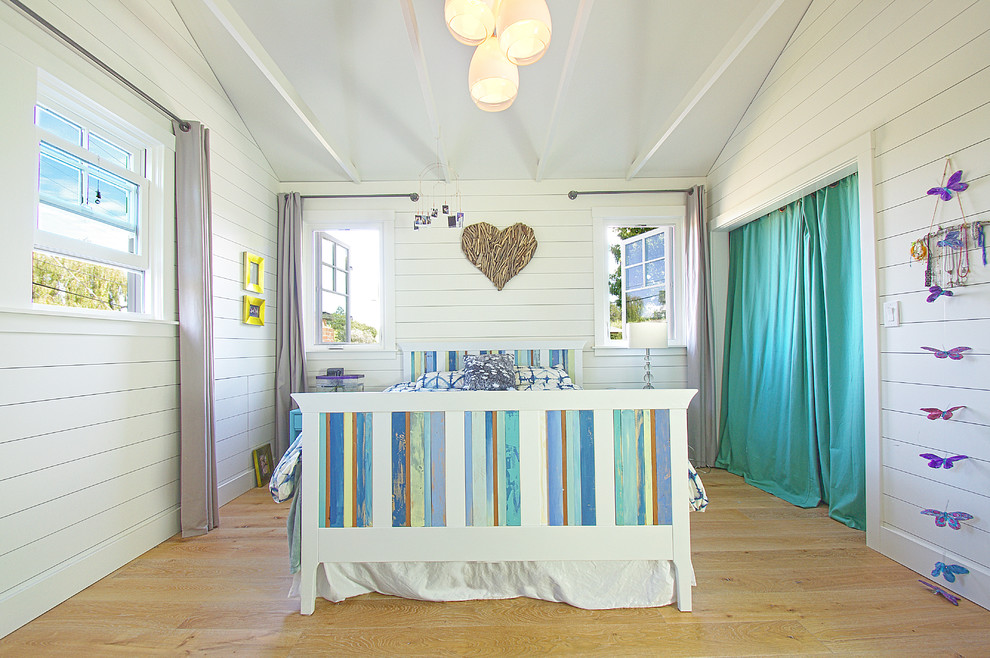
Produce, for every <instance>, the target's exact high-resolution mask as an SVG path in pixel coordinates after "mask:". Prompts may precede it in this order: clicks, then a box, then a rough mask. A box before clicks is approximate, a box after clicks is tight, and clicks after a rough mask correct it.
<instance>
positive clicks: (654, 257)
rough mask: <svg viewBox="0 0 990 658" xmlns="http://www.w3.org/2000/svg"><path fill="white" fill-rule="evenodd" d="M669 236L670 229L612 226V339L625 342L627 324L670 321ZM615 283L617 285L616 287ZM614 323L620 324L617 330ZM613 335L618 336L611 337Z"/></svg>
mask: <svg viewBox="0 0 990 658" xmlns="http://www.w3.org/2000/svg"><path fill="white" fill-rule="evenodd" d="M670 232H671V228H670V227H661V228H651V227H649V226H628V227H626V226H623V227H618V226H613V227H611V228H610V229H609V239H610V244H611V246H612V253H613V258H612V259H613V261H614V263H613V264H612V267H611V268H610V272H609V292H610V293H611V294H612V298H611V299H610V300H609V307H610V308H609V319H610V321H611V322H610V326H609V334H610V336H611V337H612V338H622V328H623V326H625V324H626V323H627V322H642V321H644V320H666V319H667V262H668V261H667V258H666V252H665V247H666V243H667V241H668V234H669V233H670ZM612 239H614V240H615V243H614V244H612V243H611V240H612ZM616 251H617V252H618V258H616V257H615V252H616ZM616 279H617V280H618V281H617V283H618V285H617V286H613V281H615V280H616ZM617 293H618V294H617ZM615 320H619V323H618V325H617V326H616V324H615V322H614V321H615ZM613 333H615V334H617V335H615V336H612V334H613Z"/></svg>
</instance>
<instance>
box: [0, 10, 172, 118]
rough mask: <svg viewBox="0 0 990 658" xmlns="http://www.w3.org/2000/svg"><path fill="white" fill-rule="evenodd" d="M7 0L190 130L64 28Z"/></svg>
mask: <svg viewBox="0 0 990 658" xmlns="http://www.w3.org/2000/svg"><path fill="white" fill-rule="evenodd" d="M7 1H8V2H9V3H10V4H12V5H14V6H15V7H17V8H18V9H20V10H21V11H22V12H24V13H25V14H27V15H28V16H30V17H31V18H32V19H34V20H35V21H36V22H37V23H38V24H40V25H41V26H42V27H44V28H45V29H46V30H48V31H49V32H51V33H52V34H54V35H55V36H57V37H58V38H59V39H61V40H62V41H64V42H65V43H66V44H68V45H69V46H71V47H72V48H73V49H75V50H76V52H78V53H79V54H80V55H82V56H83V57H85V58H86V59H88V60H89V61H91V62H92V63H93V64H96V66H98V67H99V68H101V69H103V70H104V71H105V72H106V73H108V74H109V75H110V76H111V77H112V78H114V79H115V80H117V82H119V83H120V84H122V85H124V86H125V87H127V88H128V89H130V90H131V91H133V92H134V93H135V94H137V95H138V96H140V97H141V98H142V99H143V100H144V101H145V102H146V103H148V104H150V105H153V106H154V107H155V109H157V110H158V111H159V112H161V113H162V114H164V115H165V116H167V117H168V118H170V119H172V120H173V121H175V122H176V123H177V124H179V128H180V129H181V130H182V131H183V132H188V131H189V122H188V121H185V120H183V119H180V118H179V117H177V116H176V115H175V114H174V113H173V112H171V111H169V109H168V108H166V107H165V106H164V105H162V104H161V103H159V102H158V101H156V100H155V99H154V98H152V97H151V96H149V95H148V94H146V93H144V91H142V90H141V89H139V88H138V87H137V86H136V85H134V84H133V83H132V82H131V81H130V80H128V79H127V78H125V77H124V76H122V75H121V74H119V73H117V72H116V71H115V70H113V69H112V68H110V66H109V65H107V64H106V63H104V62H103V60H101V59H100V58H99V57H97V56H96V55H94V54H93V53H91V52H89V51H88V50H86V49H85V48H83V47H82V46H81V45H79V43H77V42H76V41H74V40H73V39H72V38H71V37H70V36H69V35H67V34H66V33H65V32H63V31H62V30H60V29H58V28H57V27H55V26H54V25H52V24H51V23H49V22H48V21H46V20H45V19H44V18H42V17H41V16H39V15H38V14H37V13H36V12H35V11H34V10H33V9H31V8H30V7H27V6H25V5H24V3H22V2H21V1H20V0H7Z"/></svg>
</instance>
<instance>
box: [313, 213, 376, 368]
mask: <svg viewBox="0 0 990 658" xmlns="http://www.w3.org/2000/svg"><path fill="white" fill-rule="evenodd" d="M304 227H305V228H304V236H306V242H308V243H309V244H311V249H307V252H308V254H311V255H312V260H311V263H312V264H311V265H307V266H306V271H307V274H308V275H309V277H308V278H309V280H310V281H311V286H312V287H311V290H313V293H312V295H311V296H310V305H311V306H310V307H311V308H312V309H313V313H312V318H313V319H312V322H308V323H307V325H309V327H311V329H307V332H310V331H311V332H312V338H311V340H309V343H310V344H312V345H314V346H315V347H319V346H327V347H331V348H334V349H338V348H344V349H394V337H393V332H392V328H391V311H390V308H389V304H388V301H389V299H391V287H392V284H391V271H392V270H391V261H392V258H391V250H392V237H391V228H392V223H391V217H388V218H387V219H377V220H376V219H373V218H371V217H369V216H368V213H366V212H362V213H358V214H356V215H350V216H348V213H342V212H338V211H333V212H330V211H310V210H309V209H306V211H305V222H304Z"/></svg>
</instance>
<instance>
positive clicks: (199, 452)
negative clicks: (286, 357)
mask: <svg viewBox="0 0 990 658" xmlns="http://www.w3.org/2000/svg"><path fill="white" fill-rule="evenodd" d="M174 128H175V242H176V256H177V258H176V265H177V270H178V287H179V297H178V300H179V418H180V439H179V442H180V444H179V490H180V494H179V496H180V509H179V519H180V524H181V526H182V536H183V537H194V536H196V535H203V534H206V533H207V532H209V531H210V530H212V529H213V528H216V527H217V526H218V525H219V524H220V523H219V522H220V506H219V501H218V493H217V459H216V436H215V421H214V409H213V400H214V396H213V267H212V256H213V240H212V235H213V233H212V231H213V226H212V219H211V211H210V131H209V130H207V129H206V128H204V127H203V125H202V124H201V123H197V122H192V123H191V124H190V127H189V130H186V131H183V130H182V129H181V128H179V125H178V124H177V123H176V124H174Z"/></svg>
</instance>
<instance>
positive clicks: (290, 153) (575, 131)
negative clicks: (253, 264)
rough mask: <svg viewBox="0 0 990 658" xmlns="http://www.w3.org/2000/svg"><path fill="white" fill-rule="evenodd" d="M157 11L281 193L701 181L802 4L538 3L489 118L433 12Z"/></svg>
mask: <svg viewBox="0 0 990 658" xmlns="http://www.w3.org/2000/svg"><path fill="white" fill-rule="evenodd" d="M173 3H174V4H175V6H176V8H177V9H178V11H179V13H180V15H181V16H182V18H183V20H184V21H185V23H186V25H187V26H188V28H189V30H190V32H191V33H192V35H193V37H194V38H195V40H196V42H197V44H198V45H199V47H200V49H201V50H202V52H203V54H204V55H205V57H206V59H207V60H208V61H209V63H210V65H211V66H212V67H213V70H214V72H215V73H216V75H217V78H218V79H219V80H220V83H221V84H222V85H223V88H224V90H225V91H226V92H227V94H228V96H229V97H230V99H231V101H232V102H233V104H234V106H235V107H236V108H237V111H238V112H239V113H240V115H241V117H242V118H243V120H244V122H245V124H246V125H247V127H248V129H249V130H250V131H251V133H252V134H253V135H254V137H255V139H256V140H257V142H258V144H259V146H260V147H261V149H262V151H263V152H264V154H265V156H266V157H267V158H268V161H269V163H270V164H271V166H272V167H273V168H274V170H275V173H276V175H277V176H278V177H279V179H280V180H282V181H286V182H288V181H292V182H298V181H355V182H356V181H390V180H395V181H399V180H401V181H411V180H417V179H419V178H424V177H430V178H433V177H436V176H437V174H438V173H439V174H440V175H441V176H449V177H456V178H458V179H460V180H489V179H495V180H516V179H526V180H542V179H557V178H568V179H571V178H613V179H616V178H618V179H623V178H636V177H676V176H704V175H705V174H707V173H708V171H709V170H710V168H711V166H712V164H713V163H714V162H715V159H716V158H717V157H718V154H719V152H720V150H721V149H722V147H723V145H724V144H725V142H726V140H727V139H728V137H729V135H730V134H731V132H732V130H733V128H734V127H735V125H736V124H737V123H738V121H739V119H740V118H741V117H742V115H743V113H744V112H745V110H746V108H747V106H748V104H749V103H750V102H751V101H752V99H753V97H754V96H755V94H756V92H757V91H758V89H759V87H760V84H761V83H762V82H763V80H764V78H765V77H766V75H767V73H768V72H769V71H770V69H771V67H772V66H773V64H774V62H775V61H776V59H777V56H778V55H779V54H780V52H781V50H782V49H783V48H784V45H785V44H786V42H787V40H788V39H789V38H790V36H791V34H792V33H793V31H794V29H795V27H796V26H797V24H798V22H799V21H800V20H801V18H802V16H803V15H804V12H805V10H806V9H807V7H808V5H809V3H810V0H706V1H704V2H693V1H687V0H597V1H594V0H549V2H548V4H549V6H550V12H551V15H552V19H553V40H552V42H551V45H550V49H549V51H548V52H547V54H546V55H545V56H544V57H543V58H542V59H541V60H539V61H538V62H536V63H535V64H532V65H530V66H526V67H520V69H519V77H520V89H519V97H518V99H517V100H516V102H515V103H514V104H513V105H512V107H510V108H509V109H507V110H505V111H503V112H499V113H488V112H483V111H481V110H480V109H478V108H477V107H475V105H474V103H473V102H472V101H471V99H470V97H469V95H468V90H467V75H468V64H469V62H470V59H471V55H472V54H473V49H472V48H470V47H468V46H464V45H462V44H460V43H458V42H456V41H455V40H454V38H453V37H452V36H451V35H450V33H449V32H448V31H447V28H446V26H445V25H444V21H443V4H444V3H443V0H291V1H282V2H273V1H272V0H173ZM438 163H439V165H440V167H438V166H437V165H438ZM443 167H449V171H447V172H444V171H443Z"/></svg>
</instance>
